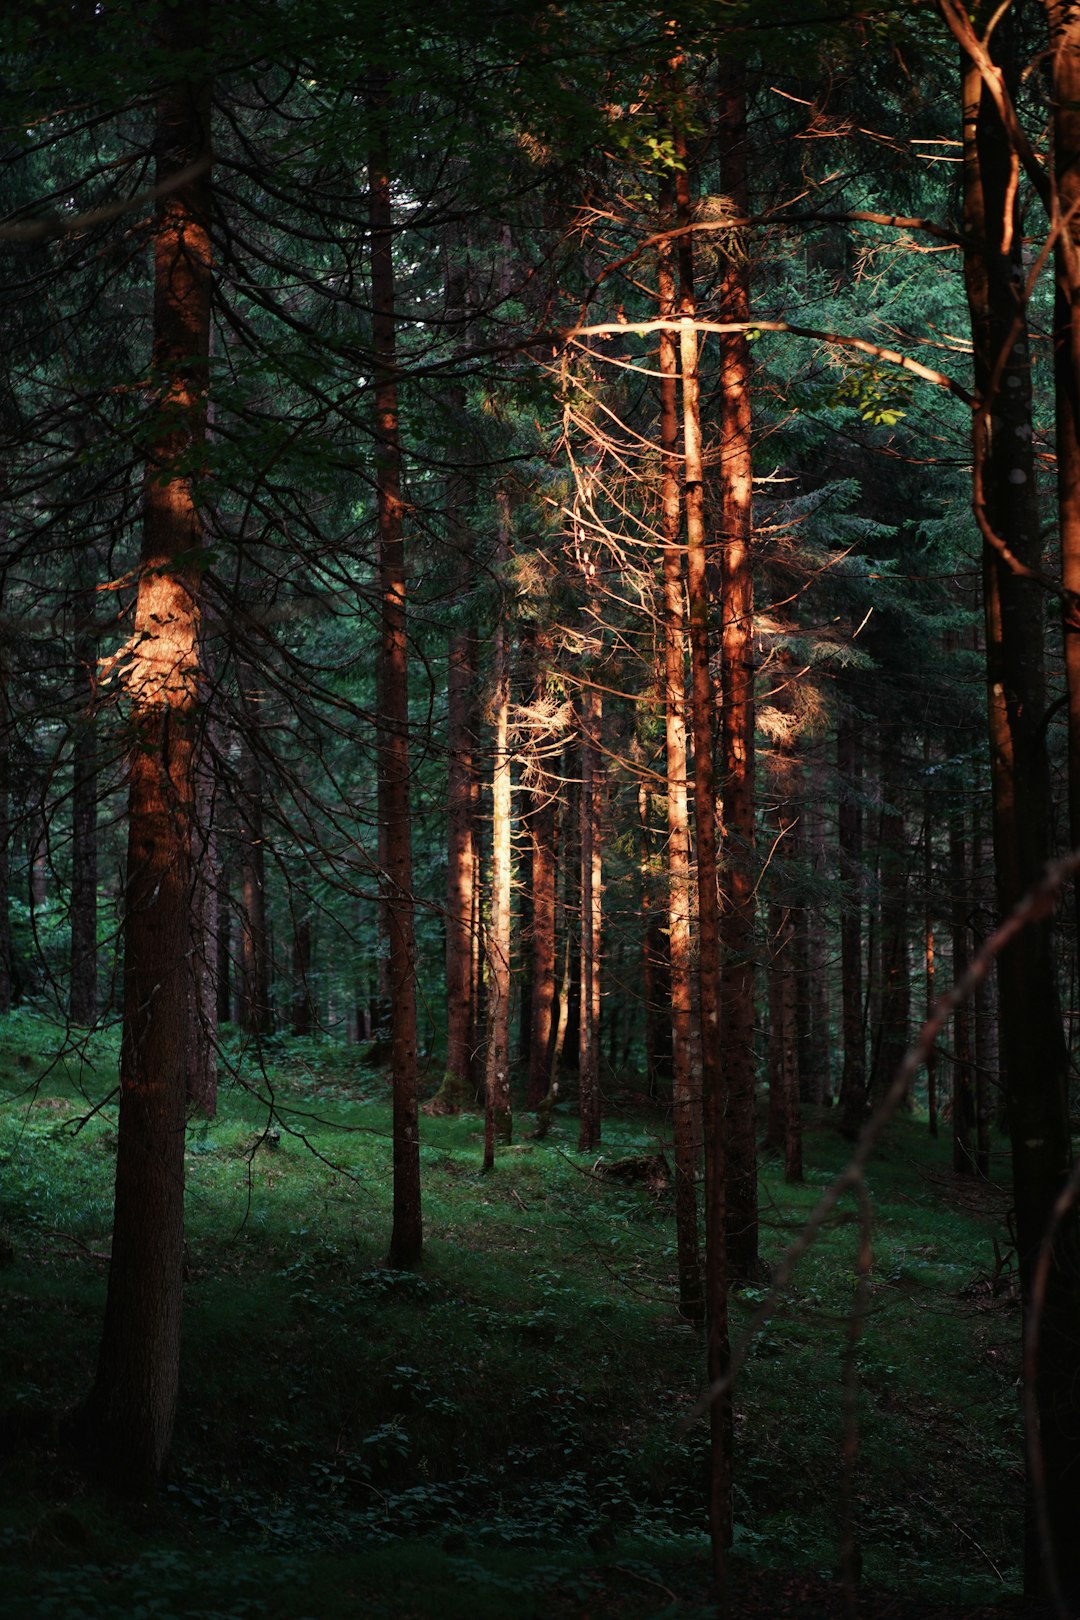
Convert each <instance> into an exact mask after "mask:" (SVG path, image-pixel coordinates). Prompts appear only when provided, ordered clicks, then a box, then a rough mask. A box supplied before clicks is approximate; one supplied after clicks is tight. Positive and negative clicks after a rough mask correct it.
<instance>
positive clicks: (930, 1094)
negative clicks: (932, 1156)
mask: <svg viewBox="0 0 1080 1620" xmlns="http://www.w3.org/2000/svg"><path fill="white" fill-rule="evenodd" d="M931 757H932V756H931V749H930V733H929V732H927V733H926V734H925V736H924V738H923V770H924V776H925V786H924V789H923V969H924V980H923V983H924V986H925V995H924V1007H925V1012H926V1017H927V1018H929V1017H930V1014H931V1012H932V1011H933V1009H934V1003H935V1001H936V1000H937V959H936V956H935V951H936V948H937V942H936V940H935V938H934V907H933V897H934V895H935V893H936V892H937V888H936V884H935V882H934V875H935V874H934V813H933V802H932V790H931V787H930V773H929V767H930V761H931ZM926 1112H927V1116H928V1119H929V1125H930V1135H931V1136H936V1135H937V1133H938V1050H937V1045H936V1043H935V1045H933V1046H931V1048H930V1050H929V1052H927V1054H926Z"/></svg>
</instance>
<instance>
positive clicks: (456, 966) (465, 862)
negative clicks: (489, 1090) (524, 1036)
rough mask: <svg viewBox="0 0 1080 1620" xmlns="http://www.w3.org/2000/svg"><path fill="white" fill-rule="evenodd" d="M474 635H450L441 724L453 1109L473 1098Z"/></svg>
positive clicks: (448, 1079)
mask: <svg viewBox="0 0 1080 1620" xmlns="http://www.w3.org/2000/svg"><path fill="white" fill-rule="evenodd" d="M475 650H476V640H475V637H474V635H473V634H472V632H471V631H469V630H464V631H461V632H459V633H457V634H455V635H454V636H453V637H452V638H451V641H450V659H449V679H448V688H447V730H448V742H449V749H450V769H449V782H448V787H447V801H448V802H447V851H448V861H447V874H446V1022H447V1030H446V1074H445V1077H444V1079H443V1083H442V1086H441V1087H440V1089H439V1094H438V1105H439V1107H440V1109H442V1110H444V1111H445V1112H446V1113H456V1112H457V1110H458V1109H460V1108H464V1107H467V1106H468V1105H469V1104H470V1103H471V1102H472V1100H473V1090H474V1087H473V1021H474V1013H475V1006H474V998H473V975H472V957H473V864H474V852H473V804H474V795H473V777H474V773H475V764H474V760H473V726H474V701H473V688H474V685H475V680H476V663H475Z"/></svg>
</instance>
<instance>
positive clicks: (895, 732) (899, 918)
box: [870, 721, 911, 1097]
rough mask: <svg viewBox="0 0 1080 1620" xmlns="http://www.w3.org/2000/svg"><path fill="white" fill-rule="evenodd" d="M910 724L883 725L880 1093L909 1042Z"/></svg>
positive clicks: (873, 1081) (875, 1079) (874, 1070)
mask: <svg viewBox="0 0 1080 1620" xmlns="http://www.w3.org/2000/svg"><path fill="white" fill-rule="evenodd" d="M904 735H905V733H904V728H903V726H902V725H901V723H900V722H898V721H889V722H888V723H887V724H886V725H885V726H884V728H883V735H882V751H883V754H884V760H883V764H882V795H883V802H882V810H881V849H880V857H881V879H880V895H881V934H880V941H881V970H880V976H879V981H878V982H879V985H880V999H879V1003H878V1016H877V1024H876V1027H875V1030H874V1041H873V1052H874V1055H873V1064H872V1067H871V1071H870V1090H871V1093H872V1095H874V1096H875V1097H877V1096H878V1095H879V1094H880V1093H881V1092H882V1091H884V1090H885V1089H886V1087H888V1086H889V1085H891V1083H892V1079H893V1076H894V1075H895V1073H896V1071H897V1069H898V1068H899V1067H900V1064H901V1063H902V1062H903V1058H904V1053H905V1052H906V1051H907V1045H908V1023H909V1020H910V1016H911V972H910V964H909V961H908V847H907V838H906V833H905V828H904V811H903V792H904V779H903V753H902V751H903V740H904Z"/></svg>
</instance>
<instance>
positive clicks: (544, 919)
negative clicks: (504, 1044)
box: [526, 633, 559, 1109]
mask: <svg viewBox="0 0 1080 1620" xmlns="http://www.w3.org/2000/svg"><path fill="white" fill-rule="evenodd" d="M534 646H535V653H536V660H537V668H536V680H535V693H536V698H537V702H538V705H539V706H540V707H541V708H543V707H544V705H545V704H546V703H547V701H548V697H549V694H548V676H547V667H546V666H547V660H548V658H549V657H550V655H551V646H550V638H549V637H548V636H546V635H544V634H542V633H538V634H537V636H536V638H535V643H534ZM551 743H552V738H551V736H550V734H549V733H548V732H547V731H546V730H545V731H542V732H541V734H540V735H539V736H538V737H537V758H536V762H535V765H534V774H533V783H532V788H531V797H532V809H531V811H530V813H529V818H528V827H529V842H530V845H531V855H532V903H533V918H532V1019H531V1030H530V1043H529V1075H528V1083H527V1093H526V1102H527V1104H528V1106H529V1107H530V1108H534V1109H535V1108H539V1107H540V1106H541V1105H542V1104H543V1102H544V1099H545V1097H546V1096H547V1094H548V1091H549V1089H550V1086H551V1056H552V1048H553V1045H554V1039H555V1023H554V1009H555V940H556V936H555V916H556V891H557V885H558V875H559V869H558V792H559V784H558V780H557V778H556V776H555V775H554V774H553V772H552V771H551V770H550V769H549V765H548V760H547V750H548V749H549V748H550V747H551Z"/></svg>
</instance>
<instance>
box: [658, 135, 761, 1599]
mask: <svg viewBox="0 0 1080 1620" xmlns="http://www.w3.org/2000/svg"><path fill="white" fill-rule="evenodd" d="M677 149H678V151H679V156H680V158H681V160H682V162H683V165H684V166H683V168H682V169H680V170H679V171H678V173H677V175H676V180H675V195H676V202H677V218H678V223H679V225H680V226H682V227H684V228H685V227H687V226H689V224H690V223H691V220H692V217H693V209H692V203H691V196H690V179H689V172H688V169H687V168H686V166H685V165H686V142H685V139H683V138H682V136H681V134H680V135H679V136H678V138H677ZM678 259H679V321H680V324H679V356H680V363H681V370H682V417H683V500H684V508H685V513H686V564H687V600H688V607H689V620H690V668H691V718H692V732H693V750H694V826H695V831H696V834H697V858H698V860H697V880H698V881H697V892H698V1009H699V1012H698V1017H699V1023H700V1028H701V1073H702V1107H703V1117H704V1142H705V1309H706V1319H707V1325H708V1346H707V1373H708V1377H709V1381H710V1383H712V1384H716V1383H719V1382H720V1381H721V1380H722V1379H723V1378H724V1377H725V1376H726V1374H727V1369H728V1366H729V1363H730V1354H731V1350H730V1338H729V1329H728V1288H729V1277H730V1275H731V1270H730V1267H731V1264H732V1252H731V1251H732V1246H733V1241H734V1242H735V1243H736V1244H737V1245H738V1246H737V1248H736V1251H735V1252H736V1253H737V1254H738V1256H739V1257H740V1258H742V1259H745V1257H746V1245H747V1242H748V1240H749V1239H750V1238H753V1240H754V1248H755V1250H756V1221H755V1223H754V1231H753V1232H751V1231H749V1230H748V1229H747V1227H746V1226H745V1225H744V1224H743V1223H746V1222H748V1220H749V1216H748V1212H747V1211H746V1209H745V1208H744V1207H742V1206H741V1205H740V1204H739V1203H738V1201H735V1202H733V1204H732V1206H731V1207H730V1208H729V1204H728V1193H727V1189H728V1182H729V1160H730V1157H731V1155H732V1154H734V1156H735V1160H736V1163H738V1160H739V1144H738V1143H737V1142H736V1141H735V1138H736V1136H737V1135H738V1133H739V1130H740V1128H741V1124H742V1121H741V1119H740V1118H739V1117H737V1116H738V1112H739V1109H738V1101H737V1100H736V1098H737V1097H739V1087H740V1085H741V1084H742V1081H741V1079H740V1071H739V1068H738V1065H739V1062H740V1058H741V1056H742V1055H743V1054H740V1053H737V1052H734V1053H732V1057H733V1060H734V1063H735V1071H734V1073H733V1074H732V1075H730V1076H729V1077H728V1081H727V1084H726V1086H725V1089H724V1092H723V1094H722V1093H721V1086H722V1085H723V1084H724V1078H725V1077H724V1075H723V1074H722V1072H721V1066H720V1051H721V1044H720V1043H721V1031H720V919H719V902H718V897H717V867H716V786H715V780H714V776H713V738H712V722H713V715H714V713H715V707H716V704H715V692H714V689H713V681H712V672H711V669H710V666H709V621H710V612H709V586H708V577H707V568H706V548H705V484H704V461H703V456H702V442H701V383H700V378H699V374H698V335H697V330H696V325H695V316H696V310H695V305H694V257H693V237H692V235H691V233H690V232H689V230H687V231H686V234H685V235H683V236H681V237H680V238H679V254H678ZM741 1100H742V1101H745V1098H741ZM743 1190H745V1189H743ZM731 1437H732V1414H731V1403H730V1398H729V1397H728V1396H727V1395H726V1394H724V1395H721V1396H718V1397H716V1398H714V1399H713V1400H712V1401H711V1402H710V1404H709V1488H708V1506H709V1535H710V1542H711V1547H712V1559H713V1570H714V1573H715V1576H716V1579H717V1581H718V1583H720V1585H721V1586H723V1581H724V1575H725V1570H726V1549H727V1547H728V1546H729V1545H730V1543H731V1533H732V1532H731V1444H732V1438H731Z"/></svg>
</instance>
